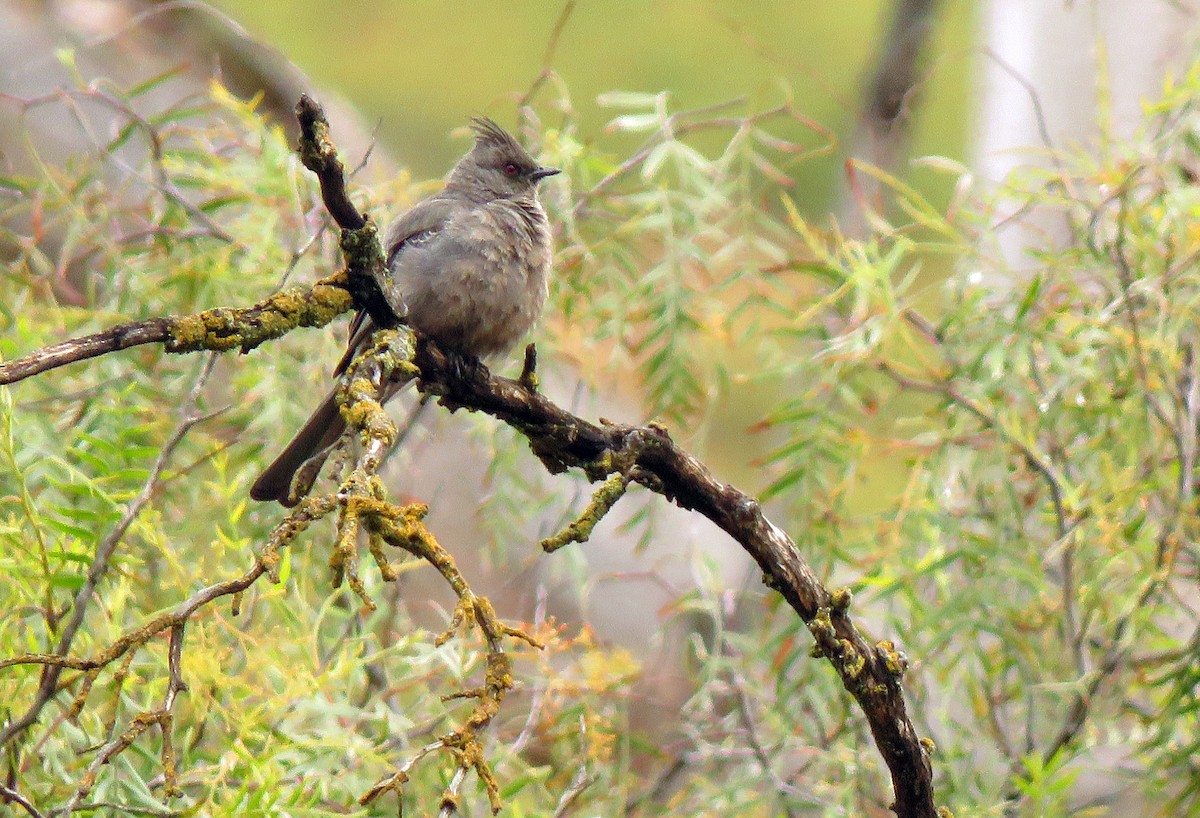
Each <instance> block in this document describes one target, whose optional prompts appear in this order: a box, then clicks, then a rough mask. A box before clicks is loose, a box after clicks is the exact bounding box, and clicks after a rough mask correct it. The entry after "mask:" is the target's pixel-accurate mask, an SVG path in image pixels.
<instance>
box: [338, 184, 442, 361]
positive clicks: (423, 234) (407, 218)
mask: <svg viewBox="0 0 1200 818" xmlns="http://www.w3.org/2000/svg"><path fill="white" fill-rule="evenodd" d="M453 209H454V205H453V203H452V202H450V201H449V200H447V199H444V198H442V197H440V196H431V197H430V198H428V199H423V200H421V201H420V202H417V204H415V205H413V207H412V209H411V210H409V211H408V212H407V213H405V214H404V215H403V216H401V217H400V218H398V219H396V221H394V222H392V225H391V227H389V228H388V230H387V233H386V234H385V235H384V239H383V243H384V251H385V252H386V253H387V262H386V265H387V269H388V270H389V271H390V270H391V269H392V266H393V265H394V264H395V262H396V257H397V256H399V255H400V253H401V252H403V250H404V248H406V247H411V246H413V245H415V244H419V243H421V242H424V241H428V240H429V239H430V238H431V237H433V236H435V235H437V233H438V232H439V231H440V230H441V229H442V228H444V227H445V226H446V224H447V223H448V222H449V221H450V216H451V212H452V211H453ZM401 295H403V293H401ZM374 331H375V322H374V321H372V320H371V316H369V315H367V312H366V310H360V311H359V312H358V313H357V314H356V315H355V316H354V318H353V320H351V322H350V340H349V341H348V342H347V344H346V354H345V355H343V356H342V359H341V360H340V361H339V362H338V365H337V367H336V368H335V369H334V370H333V374H334V376H335V377H336V376H337V375H341V374H342V373H343V372H345V371H346V367H348V366H349V365H350V361H351V360H353V359H354V355H355V353H356V352H357V351H358V348H359V346H360V345H361V344H362V343H363V342H364V341H365V340H366V339H367V338H368V337H370V335H371V333H372V332H374Z"/></svg>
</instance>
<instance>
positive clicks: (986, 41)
mask: <svg viewBox="0 0 1200 818" xmlns="http://www.w3.org/2000/svg"><path fill="white" fill-rule="evenodd" d="M980 26H981V29H982V30H981V32H980V38H979V39H980V44H981V57H980V60H981V71H980V74H981V78H980V93H979V100H980V106H979V113H978V119H977V129H976V138H975V145H974V149H973V156H972V165H973V167H974V169H975V171H976V173H977V174H978V175H979V176H980V177H981V178H982V179H983V180H985V181H986V182H993V183H998V182H1001V181H1003V180H1004V179H1005V178H1006V177H1007V176H1009V174H1011V173H1012V172H1013V171H1015V170H1018V169H1019V168H1022V167H1028V166H1042V167H1052V166H1053V163H1054V162H1055V159H1056V155H1055V152H1056V151H1061V150H1063V149H1067V148H1070V147H1072V146H1078V145H1089V144H1095V141H1096V139H1097V137H1098V136H1100V135H1101V134H1103V133H1108V134H1111V135H1113V136H1115V137H1123V136H1128V135H1129V134H1130V133H1131V132H1132V131H1133V130H1134V128H1135V127H1136V126H1137V123H1138V122H1139V121H1140V119H1141V102H1142V100H1144V99H1154V98H1155V97H1156V96H1158V95H1159V94H1160V93H1161V89H1162V85H1163V79H1164V77H1165V76H1167V75H1168V74H1169V73H1172V72H1173V73H1175V74H1177V75H1178V74H1179V73H1180V72H1182V71H1185V70H1186V69H1187V66H1188V64H1189V63H1190V62H1191V60H1192V59H1193V56H1194V50H1193V46H1194V44H1195V35H1196V33H1197V31H1198V30H1200V0H1074V2H1070V1H1069V0H988V2H987V3H986V4H985V8H984V10H983V12H982V13H981V15H980ZM1014 206H1015V204H1014ZM999 215H1000V216H1001V217H1003V216H1004V215H1005V214H1003V213H1001V214H999ZM1068 231H1069V226H1068V225H1067V224H1065V223H1064V221H1063V218H1062V216H1061V215H1059V214H1053V213H1049V212H1045V211H1042V212H1030V213H1028V214H1025V215H1023V216H1022V217H1021V218H1020V219H1017V220H1013V221H1011V222H1006V223H1005V224H1004V226H1003V229H1002V230H1001V231H1000V232H999V234H998V241H999V243H1000V246H999V250H1000V252H1001V254H1002V256H1003V258H1004V259H1005V260H1006V261H1007V262H1008V264H1009V266H1010V268H1011V275H1010V276H1008V277H1007V278H998V280H994V281H989V282H987V283H988V284H989V285H990V286H994V287H1001V288H1002V287H1005V286H1007V285H1009V284H1011V283H1012V282H1014V281H1020V280H1022V279H1024V278H1026V277H1027V276H1028V275H1029V274H1030V273H1031V272H1032V270H1034V269H1036V261H1035V260H1034V259H1033V258H1031V257H1030V255H1029V251H1030V250H1031V249H1034V248H1038V247H1053V246H1058V245H1061V243H1062V242H1064V241H1065V240H1066V238H1067V236H1068Z"/></svg>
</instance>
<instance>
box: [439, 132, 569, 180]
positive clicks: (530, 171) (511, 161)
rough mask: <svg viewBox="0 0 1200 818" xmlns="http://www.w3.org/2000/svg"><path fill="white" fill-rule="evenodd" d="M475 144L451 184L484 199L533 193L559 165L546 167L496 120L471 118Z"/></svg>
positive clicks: (454, 173)
mask: <svg viewBox="0 0 1200 818" xmlns="http://www.w3.org/2000/svg"><path fill="white" fill-rule="evenodd" d="M471 130H472V131H474V132H475V147H474V148H472V149H471V151H470V152H469V153H468V154H467V155H466V156H464V157H463V158H462V159H460V160H459V162H458V164H457V165H455V166H454V170H453V171H452V172H451V174H450V182H449V184H450V185H451V186H454V187H456V188H459V189H461V190H463V191H464V192H466V193H467V194H468V195H471V196H472V197H474V196H479V197H480V198H483V199H516V198H520V197H523V196H532V195H534V193H535V191H536V190H537V184H538V182H540V181H541V180H542V179H545V178H546V177H547V176H553V175H554V174H556V173H558V172H559V170H558V168H547V167H542V166H541V165H539V164H538V163H537V161H535V160H534V158H533V157H532V156H530V155H529V152H528V151H526V150H525V149H524V148H522V147H521V146H520V144H519V143H518V142H517V140H515V139H513V138H512V136H511V135H510V134H509V133H508V132H507V131H506V130H504V129H503V128H501V127H500V126H499V125H497V124H496V123H495V122H493V121H492V120H490V119H485V118H483V117H475V118H473V119H472V120H471Z"/></svg>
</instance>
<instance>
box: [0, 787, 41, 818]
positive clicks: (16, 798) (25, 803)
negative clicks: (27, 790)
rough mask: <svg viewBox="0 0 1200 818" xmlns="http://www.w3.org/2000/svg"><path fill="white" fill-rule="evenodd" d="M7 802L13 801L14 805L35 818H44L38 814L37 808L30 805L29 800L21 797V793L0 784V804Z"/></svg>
mask: <svg viewBox="0 0 1200 818" xmlns="http://www.w3.org/2000/svg"><path fill="white" fill-rule="evenodd" d="M5 801H12V802H13V803H14V804H17V805H18V806H20V807H21V808H22V809H24V810H25V811H26V812H28V813H29V814H30V815H32V816H33V818H44V816H43V815H42V814H41V813H40V812H38V810H37V807H35V806H34V805H33V804H32V803H30V801H29V799H28V798H26V797H25V796H23V795H21V793H19V792H17V791H16V790H14V789H13V788H12V787H8V786H5V785H4V784H0V803H3V802H5Z"/></svg>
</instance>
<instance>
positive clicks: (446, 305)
mask: <svg viewBox="0 0 1200 818" xmlns="http://www.w3.org/2000/svg"><path fill="white" fill-rule="evenodd" d="M471 128H472V130H474V132H475V146H474V147H473V148H472V149H471V150H470V151H469V152H468V153H467V154H466V155H465V156H464V157H463V158H462V159H460V160H459V161H458V164H457V165H455V166H454V170H452V171H451V172H450V178H449V179H448V181H447V182H446V186H445V187H444V188H443V189H442V190H441V192H439V193H436V194H434V195H433V196H430V197H429V198H427V199H424V200H422V201H420V202H418V203H417V204H416V205H415V206H414V207H413V208H412V209H411V210H409V211H408V212H407V213H405V214H404V215H402V216H400V218H398V219H396V221H395V222H393V223H392V226H391V227H389V228H388V230H387V233H386V234H385V238H384V250H385V251H386V252H387V267H388V270H389V272H390V274H391V286H392V287H393V288H394V289H393V292H391V293H389V294H388V296H389V299H388V300H389V301H390V302H391V303H393V304H398V305H400V306H401V307H402V311H403V312H404V313H406V314H405V315H404V321H405V323H407V324H408V325H409V326H411V327H412V328H413V329H416V330H418V331H419V332H421V333H424V334H425V335H427V336H428V337H430V338H432V339H433V340H434V341H436V342H437V343H438V344H439V345H441V346H442V347H444V348H447V349H450V350H453V351H456V352H459V353H461V354H463V355H466V356H470V357H475V358H483V357H486V356H489V355H494V354H496V353H500V352H504V351H506V350H508V349H511V348H512V346H513V345H514V344H515V343H516V342H517V341H519V340H520V339H521V338H522V336H524V335H525V333H526V332H528V331H529V329H530V327H532V326H533V324H534V322H535V321H536V320H537V318H538V316H539V315H540V314H541V312H542V306H543V305H544V304H545V303H546V291H547V283H548V277H549V273H550V261H551V255H552V248H551V238H550V226H549V224H548V223H547V221H546V211H544V210H543V209H542V205H541V203H540V202H539V201H538V197H537V186H538V182H540V181H541V180H542V179H545V178H546V177H547V176H553V175H554V174H556V173H558V172H559V171H558V170H557V169H556V168H546V167H542V166H540V165H539V164H538V163H537V162H535V161H534V159H533V158H532V157H531V156H530V155H529V154H528V153H527V152H526V151H525V149H524V148H522V147H521V146H520V145H519V144H518V143H517V141H516V140H515V139H513V138H512V136H510V135H509V134H508V133H507V132H506V131H505V130H504V129H503V128H501V127H500V126H499V125H497V124H496V123H495V122H493V121H491V120H490V119H479V118H477V119H472V120H471ZM374 330H375V324H374V322H373V321H372V320H371V319H370V317H368V316H367V315H366V313H365V312H360V313H358V315H356V316H355V318H354V321H353V323H352V324H351V325H350V342H349V348H348V349H347V351H346V354H345V355H344V356H343V357H342V360H341V362H340V363H339V364H338V365H337V368H336V369H335V370H334V376H335V377H337V376H339V375H341V374H342V373H343V372H344V371H345V370H346V367H347V366H349V364H350V361H351V360H353V359H354V356H355V354H356V353H357V352H358V350H359V348H360V346H361V345H362V344H363V343H364V342H365V341H366V339H368V338H370V337H371V333H372V332H373V331H374ZM395 391H396V390H390V391H385V393H384V396H383V399H384V400H386V399H387V398H390V397H391V396H392V394H394V392H395ZM345 430H346V424H345V421H344V420H343V419H342V416H341V412H339V411H338V407H337V403H336V401H335V400H334V395H333V393H332V392H331V393H330V394H328V395H327V396H326V397H325V399H324V400H323V401H322V402H321V405H320V406H318V407H317V409H316V411H315V412H313V414H312V417H310V418H309V419H308V422H307V423H305V424H304V426H303V428H301V429H300V431H299V432H298V433H297V434H296V436H295V437H294V438H293V439H292V442H291V443H289V444H288V445H287V448H285V449H284V450H283V452H282V453H281V454H280V455H279V457H277V458H275V461H274V462H273V463H271V465H270V466H268V467H267V468H266V471H264V472H263V473H262V475H261V476H259V478H258V479H257V480H255V481H254V485H253V486H251V488H250V496H251V497H252V498H253V499H255V500H278V501H279V502H280V503H281V504H282V505H284V506H288V507H290V506H294V505H295V504H296V503H297V502H298V501H299V500H300V498H302V497H303V496H304V495H306V494H307V493H308V491H309V490H310V489H311V488H312V484H313V482H314V481H315V480H316V477H317V474H318V472H319V471H320V469H321V465H322V464H323V463H324V462H325V458H326V457H328V455H329V453H330V452H331V451H332V450H333V447H334V446H335V445H336V444H337V442H338V440H339V439H340V438H341V437H342V434H343V433H344V432H345ZM297 472H300V473H299V475H298V476H297ZM294 478H295V479H294Z"/></svg>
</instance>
